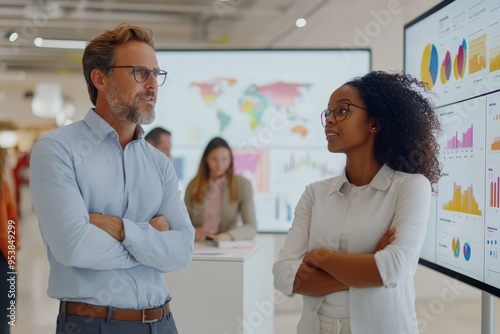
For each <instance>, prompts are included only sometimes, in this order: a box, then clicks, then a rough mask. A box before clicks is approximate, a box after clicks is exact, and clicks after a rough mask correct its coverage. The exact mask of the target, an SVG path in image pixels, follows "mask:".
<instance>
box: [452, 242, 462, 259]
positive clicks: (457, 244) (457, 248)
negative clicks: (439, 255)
mask: <svg viewBox="0 0 500 334" xmlns="http://www.w3.org/2000/svg"><path fill="white" fill-rule="evenodd" d="M451 250H452V251H453V256H454V257H459V256H460V239H458V238H457V237H454V238H453V240H452V241H451Z"/></svg>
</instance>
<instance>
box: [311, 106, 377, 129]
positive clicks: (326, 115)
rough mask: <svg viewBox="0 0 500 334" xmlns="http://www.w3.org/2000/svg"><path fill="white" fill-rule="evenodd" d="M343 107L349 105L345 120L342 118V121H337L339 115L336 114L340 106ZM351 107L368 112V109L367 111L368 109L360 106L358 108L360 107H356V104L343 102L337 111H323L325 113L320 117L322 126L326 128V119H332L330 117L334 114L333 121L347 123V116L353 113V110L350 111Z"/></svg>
mask: <svg viewBox="0 0 500 334" xmlns="http://www.w3.org/2000/svg"><path fill="white" fill-rule="evenodd" d="M342 105H347V112H346V113H345V116H344V118H342V119H340V120H339V119H337V113H336V111H337V109H338V108H339V107H340V106H342ZM351 106H354V107H356V108H359V109H363V110H365V111H366V110H368V109H366V108H364V107H360V106H358V105H356V104H354V103H350V102H341V103H339V105H338V106H337V107H336V108H335V109H333V110H330V109H328V108H327V109H325V110H323V111H322V112H321V115H320V119H321V125H322V126H323V127H324V128H325V127H326V126H327V123H326V119H327V118H328V117H330V115H331V114H333V119H334V120H335V122H337V123H340V122H343V121H345V119H346V118H347V116H349V113H350V112H351V110H350V109H349V108H350V107H351Z"/></svg>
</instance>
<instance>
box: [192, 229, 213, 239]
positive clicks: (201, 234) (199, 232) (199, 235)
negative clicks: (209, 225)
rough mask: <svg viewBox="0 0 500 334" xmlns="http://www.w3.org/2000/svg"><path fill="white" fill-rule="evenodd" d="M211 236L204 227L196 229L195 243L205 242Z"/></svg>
mask: <svg viewBox="0 0 500 334" xmlns="http://www.w3.org/2000/svg"><path fill="white" fill-rule="evenodd" d="M209 234H210V233H208V231H207V230H205V229H204V228H203V227H197V228H196V229H195V235H194V241H196V242H201V241H205V239H206V238H207V236H208V235H209Z"/></svg>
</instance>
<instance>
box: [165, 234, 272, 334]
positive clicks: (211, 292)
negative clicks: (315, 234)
mask: <svg viewBox="0 0 500 334" xmlns="http://www.w3.org/2000/svg"><path fill="white" fill-rule="evenodd" d="M273 262H274V240H273V238H272V237H271V236H257V237H256V238H255V245H254V247H253V248H240V249H227V248H217V247H213V246H209V245H207V244H204V243H195V247H194V254H193V262H192V263H191V265H190V266H189V267H188V268H187V269H185V270H183V271H181V272H178V273H169V274H167V275H165V282H166V283H167V286H168V288H169V290H170V292H171V294H172V297H173V299H172V304H171V310H172V312H173V314H174V319H175V322H176V325H177V329H178V331H179V333H180V334H201V333H203V334H239V333H252V334H272V333H273V325H274V321H273V320H274V319H273V318H274V300H273V299H274V298H273V297H274V287H273V275H272V271H271V270H272V265H273Z"/></svg>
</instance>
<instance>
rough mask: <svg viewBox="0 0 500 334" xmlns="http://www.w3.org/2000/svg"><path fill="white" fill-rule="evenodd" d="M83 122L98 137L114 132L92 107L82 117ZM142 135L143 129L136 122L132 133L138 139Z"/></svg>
mask: <svg viewBox="0 0 500 334" xmlns="http://www.w3.org/2000/svg"><path fill="white" fill-rule="evenodd" d="M83 121H84V122H85V124H87V126H88V127H89V129H90V130H91V131H92V132H93V133H94V134H95V135H96V136H97V137H98V138H99V139H100V140H104V139H105V138H106V136H107V135H108V134H110V133H115V134H116V131H115V129H113V127H112V126H111V125H109V124H108V122H106V121H105V120H104V119H102V117H101V116H99V115H98V114H97V113H96V112H95V109H94V108H91V109H89V111H88V113H87V115H86V116H85V118H84V119H83ZM143 135H144V129H143V128H142V126H140V125H139V124H137V126H136V128H135V133H134V139H135V140H137V139H140V138H142V136H143Z"/></svg>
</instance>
